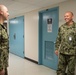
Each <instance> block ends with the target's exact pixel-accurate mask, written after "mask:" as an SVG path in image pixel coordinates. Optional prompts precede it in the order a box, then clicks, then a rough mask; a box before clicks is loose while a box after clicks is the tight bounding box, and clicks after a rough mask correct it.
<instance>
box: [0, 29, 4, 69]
mask: <svg viewBox="0 0 76 75" xmlns="http://www.w3.org/2000/svg"><path fill="white" fill-rule="evenodd" d="M2 69H3V50H2V48H1V29H0V70H2Z"/></svg>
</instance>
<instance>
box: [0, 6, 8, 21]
mask: <svg viewBox="0 0 76 75" xmlns="http://www.w3.org/2000/svg"><path fill="white" fill-rule="evenodd" d="M8 16H9V13H8V9H7V7H6V6H5V5H0V18H2V19H3V20H7V18H8Z"/></svg>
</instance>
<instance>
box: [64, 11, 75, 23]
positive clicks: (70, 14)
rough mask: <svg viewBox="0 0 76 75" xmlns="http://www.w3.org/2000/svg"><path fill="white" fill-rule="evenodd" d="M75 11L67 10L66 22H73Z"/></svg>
mask: <svg viewBox="0 0 76 75" xmlns="http://www.w3.org/2000/svg"><path fill="white" fill-rule="evenodd" d="M73 16H74V15H73V12H71V11H67V12H66V13H65V15H64V19H65V21H66V23H72V22H73Z"/></svg>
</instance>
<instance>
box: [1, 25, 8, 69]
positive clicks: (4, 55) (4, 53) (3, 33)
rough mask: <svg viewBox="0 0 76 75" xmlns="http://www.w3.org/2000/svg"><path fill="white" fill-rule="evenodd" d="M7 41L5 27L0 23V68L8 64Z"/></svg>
mask: <svg viewBox="0 0 76 75" xmlns="http://www.w3.org/2000/svg"><path fill="white" fill-rule="evenodd" d="M8 53H9V43H8V35H7V31H6V28H5V27H4V26H3V25H1V24H0V70H2V69H3V68H6V67H7V66H8Z"/></svg>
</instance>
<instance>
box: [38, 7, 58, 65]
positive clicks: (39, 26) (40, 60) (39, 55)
mask: <svg viewBox="0 0 76 75" xmlns="http://www.w3.org/2000/svg"><path fill="white" fill-rule="evenodd" d="M53 10H57V14H58V18H59V7H54V8H50V9H46V10H42V11H40V12H39V25H38V36H39V37H38V38H39V39H38V40H39V41H38V48H39V49H38V64H40V65H41V64H42V63H43V62H42V60H43V58H42V56H43V55H42V54H43V53H42V52H43V51H42V36H43V35H42V14H43V13H46V12H47V11H49V12H50V11H53ZM58 23H59V22H58Z"/></svg>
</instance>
